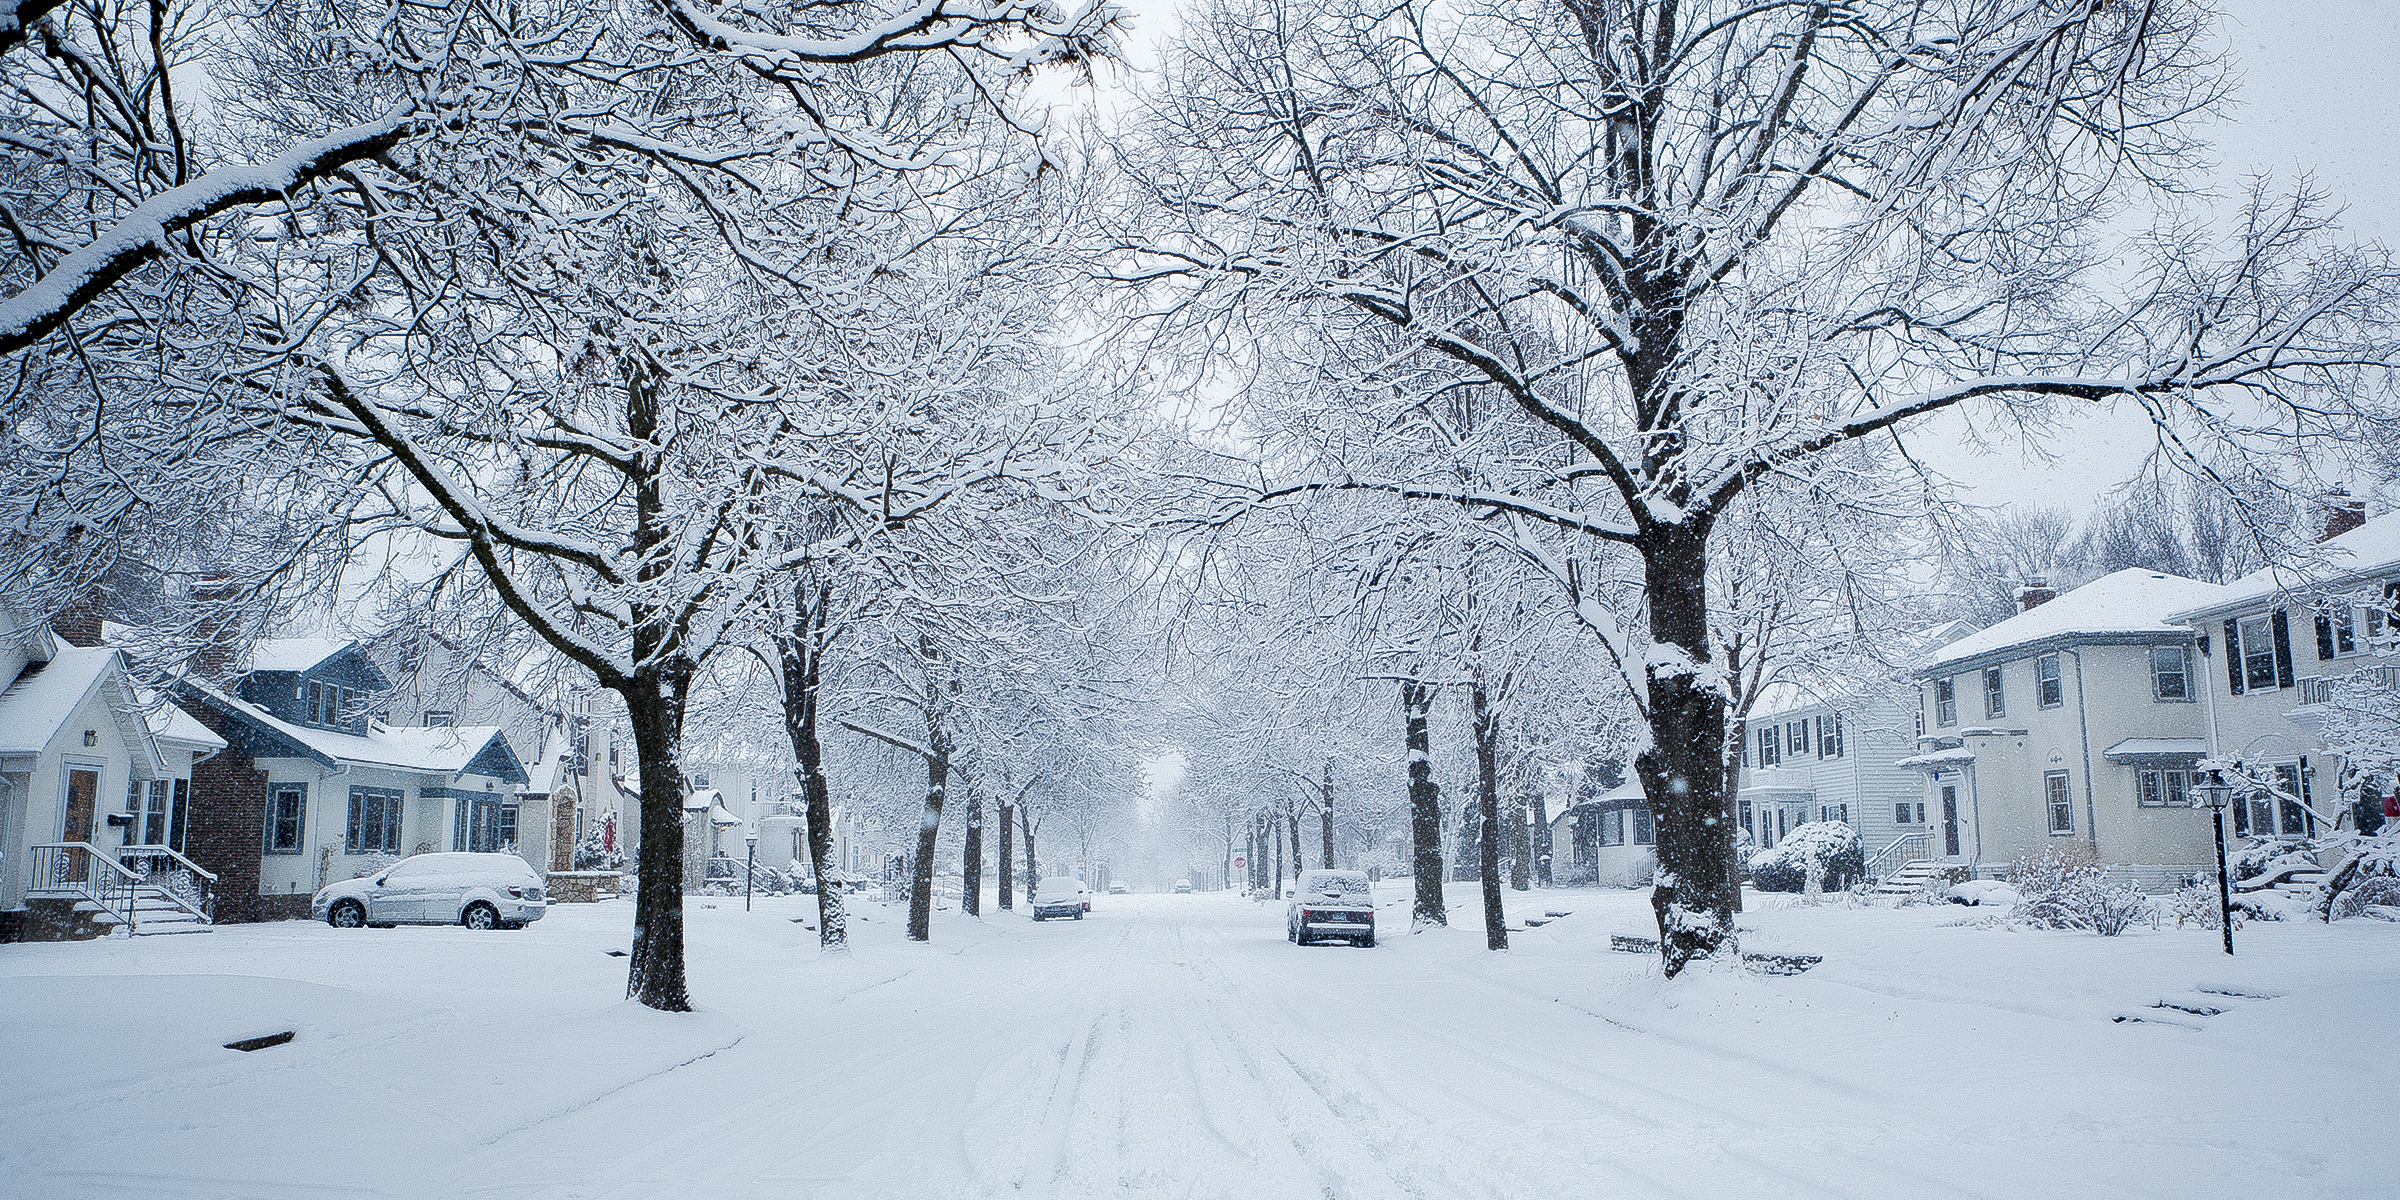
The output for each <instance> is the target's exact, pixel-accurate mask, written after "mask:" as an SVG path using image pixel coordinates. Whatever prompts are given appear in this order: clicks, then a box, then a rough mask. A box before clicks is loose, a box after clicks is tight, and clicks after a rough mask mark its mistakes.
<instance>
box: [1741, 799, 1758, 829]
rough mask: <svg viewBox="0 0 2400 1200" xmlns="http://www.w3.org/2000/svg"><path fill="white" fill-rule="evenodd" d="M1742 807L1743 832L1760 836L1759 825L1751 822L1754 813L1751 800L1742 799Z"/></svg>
mask: <svg viewBox="0 0 2400 1200" xmlns="http://www.w3.org/2000/svg"><path fill="white" fill-rule="evenodd" d="M1740 807H1741V814H1742V832H1743V833H1747V834H1749V835H1750V836H1752V837H1757V836H1758V829H1757V827H1756V826H1754V825H1752V824H1751V817H1752V814H1751V812H1750V802H1749V801H1747V800H1744V801H1742V802H1741V806H1740Z"/></svg>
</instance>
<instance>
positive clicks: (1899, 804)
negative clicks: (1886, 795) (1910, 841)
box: [1892, 800, 1908, 825]
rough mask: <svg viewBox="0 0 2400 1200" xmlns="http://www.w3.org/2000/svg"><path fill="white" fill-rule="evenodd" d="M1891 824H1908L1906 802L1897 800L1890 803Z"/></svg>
mask: <svg viewBox="0 0 2400 1200" xmlns="http://www.w3.org/2000/svg"><path fill="white" fill-rule="evenodd" d="M1892 824H1894V825H1906V824H1908V801H1906V800H1897V801H1894V802H1893V803H1892Z"/></svg>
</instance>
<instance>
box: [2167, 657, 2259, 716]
mask: <svg viewBox="0 0 2400 1200" xmlns="http://www.w3.org/2000/svg"><path fill="white" fill-rule="evenodd" d="M2271 649H2272V648H2271V647H2270V650H2271ZM2162 654H2168V655H2173V656H2174V658H2175V670H2174V671H2173V672H2172V674H2173V676H2174V679H2175V688H2176V691H2177V692H2178V693H2179V694H2177V695H2173V696H2170V695H2167V693H2166V688H2165V686H2164V680H2165V679H2166V678H2167V677H2168V674H2169V673H2168V672H2165V671H2161V670H2160V669H2159V657H2160V656H2161V655H2162ZM2150 699H2151V700H2153V701H2155V702H2157V703H2160V704H2190V703H2192V702H2193V701H2194V699H2195V697H2194V696H2193V695H2192V651H2191V647H2189V646H2152V647H2150Z"/></svg>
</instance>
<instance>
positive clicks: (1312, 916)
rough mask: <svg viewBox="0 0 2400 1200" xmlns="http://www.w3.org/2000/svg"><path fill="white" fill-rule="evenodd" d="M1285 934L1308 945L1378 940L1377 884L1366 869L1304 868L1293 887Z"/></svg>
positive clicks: (1361, 942)
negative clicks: (1376, 921)
mask: <svg viewBox="0 0 2400 1200" xmlns="http://www.w3.org/2000/svg"><path fill="white" fill-rule="evenodd" d="M1288 913H1289V915H1288V917H1287V920H1286V924H1287V926H1288V928H1287V929H1286V930H1285V935H1286V936H1287V937H1289V938H1290V939H1291V940H1292V942H1293V943H1295V944H1297V945H1302V946H1305V945H1307V944H1309V943H1310V942H1312V941H1320V940H1336V941H1346V942H1352V943H1355V944H1357V945H1361V946H1372V945H1374V944H1375V885H1374V884H1372V883H1369V882H1367V873H1366V872H1364V871H1303V872H1301V874H1300V883H1299V885H1298V886H1297V887H1295V888H1293V889H1292V903H1291V907H1290V909H1289V910H1288Z"/></svg>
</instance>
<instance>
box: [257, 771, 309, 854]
mask: <svg viewBox="0 0 2400 1200" xmlns="http://www.w3.org/2000/svg"><path fill="white" fill-rule="evenodd" d="M307 820H308V785H307V784H305V783H278V784H275V785H273V786H272V787H270V788H268V789H267V844H266V846H265V851H266V853H268V854H298V853H300V839H301V837H302V834H301V827H302V826H303V825H305V824H306V823H307Z"/></svg>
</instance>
